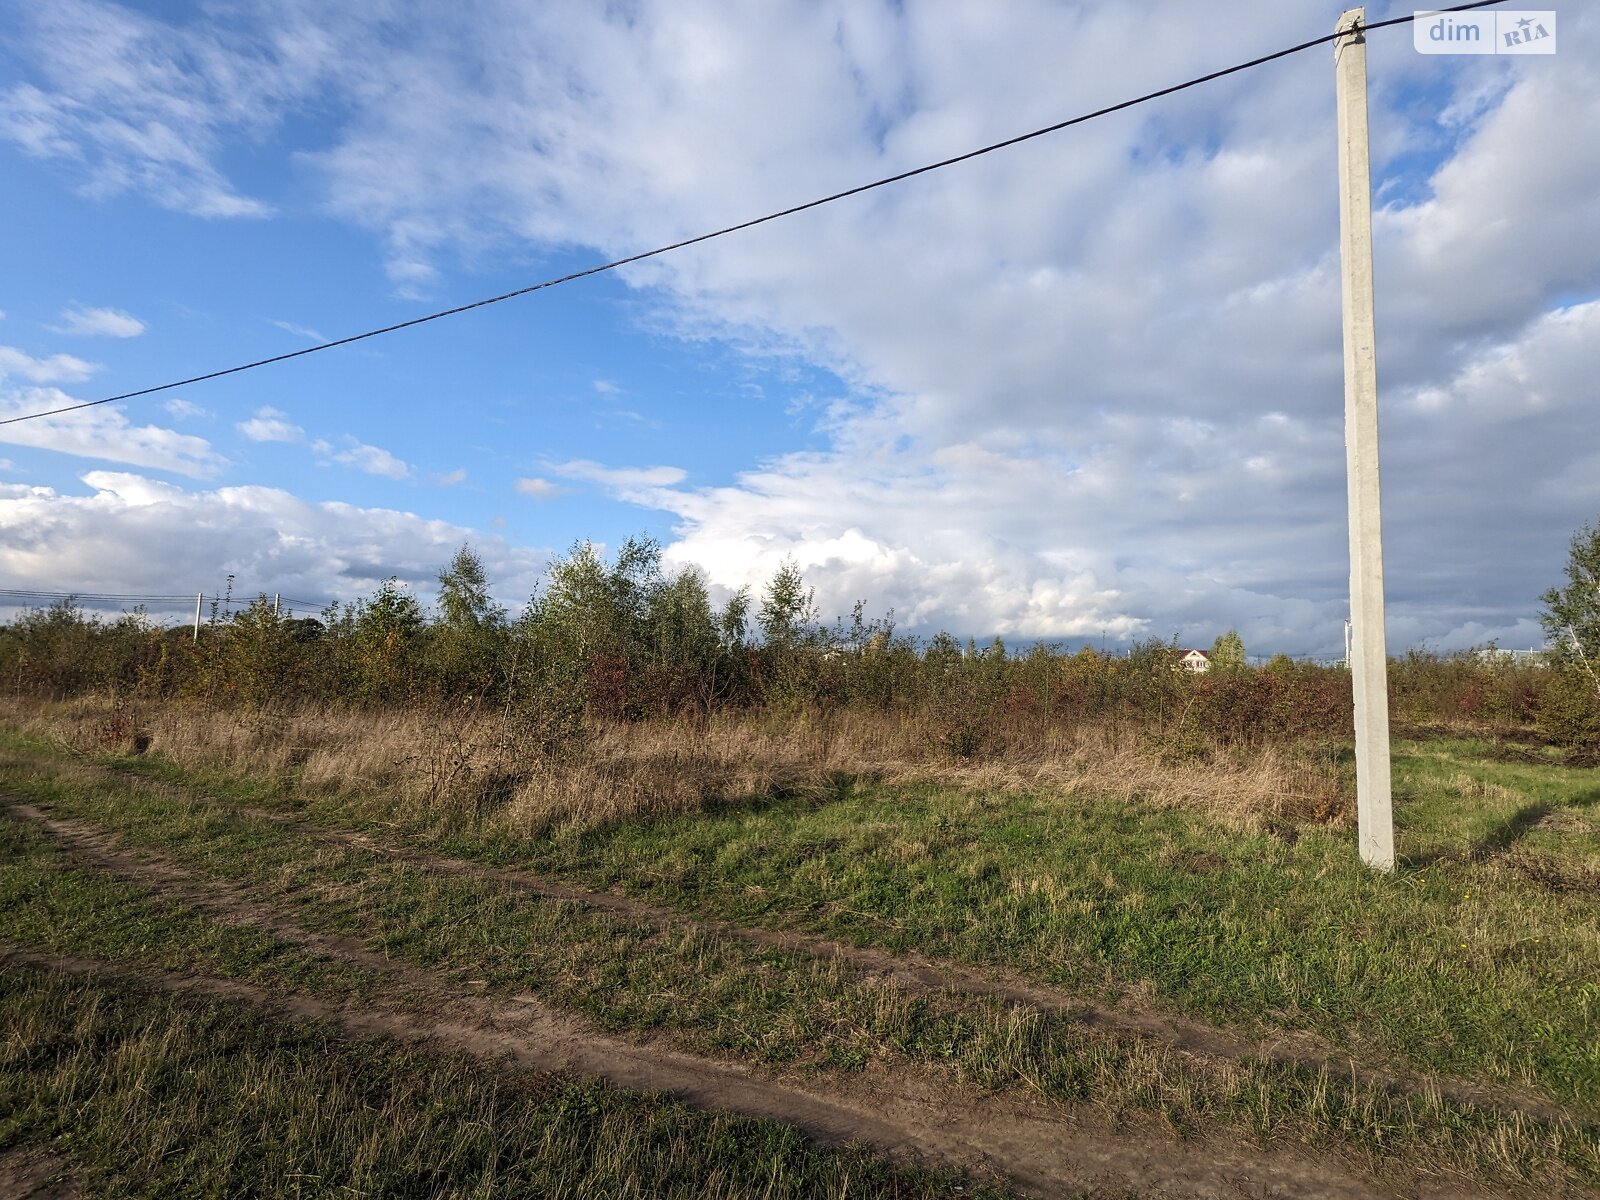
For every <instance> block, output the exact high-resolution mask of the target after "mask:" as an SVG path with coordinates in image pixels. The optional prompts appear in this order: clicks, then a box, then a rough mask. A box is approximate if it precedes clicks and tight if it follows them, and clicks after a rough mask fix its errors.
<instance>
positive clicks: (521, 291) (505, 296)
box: [0, 0, 1503, 425]
mask: <svg viewBox="0 0 1600 1200" xmlns="http://www.w3.org/2000/svg"><path fill="white" fill-rule="evenodd" d="M1502 2H1503V0H1476V2H1475V3H1472V4H1457V5H1455V6H1453V7H1450V8H1440V9H1432V10H1430V11H1429V13H1428V15H1430V16H1431V15H1435V14H1438V13H1455V12H1467V11H1469V10H1470V9H1474V8H1489V7H1491V6H1492V5H1495V4H1500V3H1502ZM1415 20H1416V14H1414V13H1413V14H1412V15H1410V16H1404V17H1391V18H1389V19H1388V20H1386V21H1373V22H1371V23H1370V24H1367V25H1362V26H1360V27H1359V29H1360V31H1361V32H1363V33H1365V32H1370V31H1371V30H1374V29H1386V28H1388V27H1389V26H1391V25H1409V24H1410V23H1412V22H1413V21H1415ZM1348 36H1350V31H1345V32H1343V33H1330V34H1325V35H1324V36H1322V37H1319V38H1312V39H1311V40H1310V41H1308V42H1301V43H1300V44H1299V45H1297V46H1287V47H1285V48H1284V49H1282V50H1275V51H1273V52H1272V53H1271V54H1263V55H1261V56H1260V57H1259V58H1252V59H1250V60H1249V61H1248V62H1242V63H1236V64H1235V65H1233V66H1231V67H1224V68H1222V69H1221V70H1219V71H1212V72H1210V73H1209V74H1206V75H1198V76H1196V77H1195V78H1193V79H1187V80H1185V81H1184V82H1182V83H1175V84H1172V85H1171V86H1169V87H1164V88H1160V89H1158V90H1156V91H1153V92H1146V93H1145V94H1144V95H1142V96H1135V97H1134V98H1132V99H1131V100H1123V101H1120V102H1119V103H1116V104H1110V105H1107V106H1106V107H1105V108H1097V109H1095V110H1094V111H1093V112H1087V113H1082V114H1080V115H1079V116H1076V117H1070V118H1068V119H1067V120H1065V121H1057V122H1056V123H1055V124H1054V125H1046V126H1044V127H1043V128H1042V129H1035V130H1033V131H1031V132H1029V133H1021V134H1017V135H1016V136H1015V137H1009V138H1006V139H1005V140H1004V141H999V142H991V143H990V144H989V145H987V146H980V147H978V149H976V150H968V151H967V152H966V153H965V154H957V155H955V156H954V157H952V158H944V159H940V160H939V161H938V162H932V163H928V164H926V165H924V166H920V167H913V168H912V169H911V170H909V171H900V172H898V173H897V174H894V175H886V176H884V177H883V178H882V179H875V180H873V181H872V182H871V183H863V184H859V185H857V186H856V187H852V188H846V189H845V190H844V191H842V192H834V193H833V194H832V195H828V196H822V197H820V198H818V199H816V200H808V201H806V202H805V203H804V204H795V205H791V206H790V207H789V208H784V209H779V210H778V211H777V212H771V213H768V214H766V215H765V216H762V217H753V218H751V219H750V220H748V221H740V222H739V223H738V224H737V225H726V226H724V227H723V228H721V229H714V230H712V231H711V232H710V233H702V234H699V235H697V236H695V237H691V238H684V239H683V240H682V241H678V242H672V243H670V244H668V245H665V246H657V247H656V248H655V249H654V250H643V251H640V252H639V253H638V254H630V255H628V256H627V257H625V258H617V259H612V260H611V261H610V262H605V263H600V264H598V265H596V266H593V267H586V268H584V269H583V270H581V271H573V272H571V273H570V274H567V275H560V276H557V277H556V278H554V279H546V280H545V281H544V282H542V283H535V284H530V285H529V286H528V287H523V288H517V289H516V290H515V291H510V292H502V293H501V294H500V295H498V296H490V297H488V298H487V299H484V300H474V301H473V302H472V303H470V304H460V305H457V306H456V307H455V308H446V309H441V310H440V311H439V312H434V313H429V314H427V315H426V316H422V317H412V318H411V319H410V320H409V321H399V322H396V323H395V324H393V325H385V326H383V327H382V328H379V329H369V330H367V331H366V332H365V333H353V334H351V335H350V336H349V337H342V338H337V339H335V340H334V341H331V342H323V343H322V344H321V345H319V346H307V347H305V348H304V349H301V350H291V351H289V352H288V353H287V354H275V355H273V356H272V357H271V358H258V359H256V360H255V361H254V362H247V363H240V364H239V365H238V366H236V367H225V368H223V369H222V370H220V371H208V372H206V373H205V374H204V375H191V376H190V377H189V378H187V379H177V380H174V381H173V382H171V383H162V384H157V385H156V386H155V387H147V388H140V389H138V390H137V391H132V392H123V393H121V394H120V395H116V396H106V397H105V398H104V399H101V400H86V401H84V402H83V403H81V404H68V405H63V406H62V407H60V408H51V409H45V410H44V411H42V412H36V413H26V414H24V415H22V416H18V417H8V418H6V419H5V420H0V425H15V424H16V423H18V422H19V421H35V420H38V419H39V418H40V417H54V416H58V415H60V414H61V413H69V412H77V411H78V410H80V409H84V408H95V407H97V406H98V405H101V404H115V403H117V402H118V401H122V400H134V399H137V398H138V397H140V396H150V395H154V394H155V393H157V392H167V391H171V390H172V389H173V388H180V387H187V386H188V385H190V384H192V383H204V382H206V381H207V380H211V379H221V378H222V377H223V376H225V375H237V374H239V373H240V372H241V371H253V370H255V369H256V368H257V367H266V366H271V365H272V364H273V363H280V362H287V361H288V360H289V359H291V358H304V357H305V356H306V355H308V354H317V353H319V352H321V351H323V350H332V349H334V348H335V347H338V346H348V345H350V344H351V343H353V342H362V341H365V340H366V339H368V338H375V337H382V336H383V335H384V334H386V333H396V332H398V331H399V330H402V329H410V328H412V327H413V326H415V325H426V324H427V323H428V322H429V321H437V320H440V319H441V318H444V317H453V316H456V315H458V314H460V313H464V312H471V311H473V310H474V309H478V308H486V307H488V306H489V305H491V304H499V303H501V302H502V301H504V300H514V299H516V298H517V297H519V296H526V295H529V294H530V293H533V292H539V291H543V290H545V289H546V288H553V287H559V286H560V285H561V284H563V283H572V282H574V281H575V280H579V279H587V278H588V277H589V276H591V275H599V274H602V273H603V272H606V271H615V270H616V269H617V268H619V267H626V266H629V265H631V264H633V263H637V262H643V261H645V260H646V259H649V258H656V257H658V256H659V255H662V254H670V253H671V252H672V251H674V250H682V249H684V248H686V247H688V246H696V245H699V244H700V243H701V242H709V241H711V240H713V239H714V238H720V237H726V236H727V235H728V234H730V233H739V232H740V231H742V230H745V229H753V228H755V227H756V226H757V225H765V224H767V223H768V222H769V221H777V220H781V219H782V218H784V217H792V216H794V215H795V214H796V213H802V212H806V211H807V210H809V209H813V208H821V207H822V206H823V205H824V204H832V203H834V202H835V201H837V200H845V199H848V198H849V197H851V196H859V195H861V193H863V192H870V191H873V190H875V189H877V188H881V187H887V186H889V185H890V184H891V183H900V182H902V181H903V180H907V179H913V178H915V177H916V176H918V175H926V174H928V173H929V172H931V171H939V170H942V169H944V168H945V167H953V166H955V165H956V164H957V163H964V162H967V161H969V160H971V159H974V158H981V157H982V156H983V155H985V154H993V153H994V152H995V151H996V150H1004V149H1007V148H1008V147H1011V146H1017V145H1021V144H1022V143H1023V142H1030V141H1032V140H1033V139H1034V138H1040V137H1044V136H1045V135H1046V134H1051V133H1059V132H1060V131H1061V130H1063V129H1070V128H1071V127H1072V126H1074V125H1082V124H1084V123H1085V122H1087V121H1093V120H1096V119H1098V118H1100V117H1108V116H1110V115H1111V114H1112V113H1117V112H1122V111H1123V110H1125V109H1129V108H1134V107H1136V106H1138V105H1140V104H1147V103H1149V102H1150V101H1152V100H1159V99H1161V98H1162V97H1163V96H1171V95H1173V94H1175V93H1177V92H1182V91H1186V90H1188V89H1189V88H1192V87H1199V86H1200V85H1201V84H1203V83H1210V82H1212V81H1213V80H1217V79H1222V78H1224V77H1225V76H1228V75H1237V74H1238V73H1239V72H1240V71H1248V70H1250V69H1252V68H1254V67H1259V66H1264V65H1265V64H1267V63H1270V62H1275V61H1277V60H1278V59H1280V58H1288V57H1289V56H1290V55H1291V54H1299V53H1301V52H1302V51H1305V50H1310V49H1312V48H1313V47H1315V46H1325V45H1327V44H1329V43H1330V42H1335V41H1338V40H1339V39H1340V38H1343V37H1348Z"/></svg>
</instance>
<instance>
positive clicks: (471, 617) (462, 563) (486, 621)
mask: <svg viewBox="0 0 1600 1200" xmlns="http://www.w3.org/2000/svg"><path fill="white" fill-rule="evenodd" d="M505 616H506V612H505V609H503V608H501V607H500V606H499V605H498V604H496V603H495V602H494V600H493V599H492V598H491V597H490V595H489V576H488V575H487V573H485V571H484V569H483V559H482V558H480V557H478V554H477V552H476V551H474V550H473V549H472V547H471V546H469V545H467V544H465V543H463V544H462V546H461V549H459V550H457V551H456V556H455V557H454V558H453V559H451V560H450V565H449V566H448V567H446V568H445V569H444V570H443V571H440V572H439V618H440V620H439V623H440V624H441V625H443V626H444V627H445V628H446V629H452V630H456V631H458V632H463V633H465V632H476V631H478V630H482V629H493V628H496V627H498V626H499V625H501V624H503V623H504V622H505Z"/></svg>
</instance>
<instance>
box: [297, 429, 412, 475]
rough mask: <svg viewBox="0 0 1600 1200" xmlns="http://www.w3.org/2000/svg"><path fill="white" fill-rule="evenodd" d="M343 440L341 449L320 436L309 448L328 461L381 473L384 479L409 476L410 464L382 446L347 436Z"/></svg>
mask: <svg viewBox="0 0 1600 1200" xmlns="http://www.w3.org/2000/svg"><path fill="white" fill-rule="evenodd" d="M344 440H345V447H344V449H342V450H336V449H335V448H334V446H333V444H332V443H331V442H328V441H325V440H323V439H320V438H319V439H318V440H317V441H315V442H313V443H312V444H311V449H312V452H313V453H315V454H318V455H320V456H322V457H323V458H324V459H326V460H327V461H328V462H336V463H342V464H343V465H345V466H347V467H354V468H355V469H356V470H358V471H364V472H366V473H367V474H368V475H382V476H383V477H384V478H386V479H405V478H408V477H409V476H410V474H411V467H410V464H408V463H406V462H405V461H403V460H402V459H399V458H397V457H395V456H394V455H393V454H390V453H389V451H387V450H385V449H383V448H382V447H380V446H369V445H367V444H366V443H365V442H358V441H357V440H356V439H355V438H353V437H349V436H346V438H345V439H344Z"/></svg>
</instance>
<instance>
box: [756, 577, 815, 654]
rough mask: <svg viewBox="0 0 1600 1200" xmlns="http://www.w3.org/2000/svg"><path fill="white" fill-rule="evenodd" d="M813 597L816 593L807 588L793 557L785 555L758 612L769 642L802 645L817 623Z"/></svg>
mask: <svg viewBox="0 0 1600 1200" xmlns="http://www.w3.org/2000/svg"><path fill="white" fill-rule="evenodd" d="M814 600H815V593H814V592H813V591H812V590H811V589H810V588H808V587H806V581H805V579H804V577H803V576H802V575H801V574H800V568H799V567H798V566H796V565H795V561H794V559H792V558H786V559H784V560H783V562H781V563H780V564H778V570H777V572H776V573H775V574H774V575H773V576H772V579H771V580H770V581H769V582H768V584H767V591H766V594H765V595H764V596H762V597H761V608H760V609H759V610H758V611H757V613H756V624H757V625H759V626H760V627H761V634H762V637H763V638H765V639H766V643H767V645H768V646H771V647H774V648H780V649H789V648H791V647H793V646H795V645H797V644H799V642H800V641H801V640H802V639H803V638H804V637H805V635H806V634H807V633H808V632H810V629H811V626H812V625H813V624H814V623H815V622H816V619H817V611H816V606H815V604H814Z"/></svg>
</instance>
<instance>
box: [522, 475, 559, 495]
mask: <svg viewBox="0 0 1600 1200" xmlns="http://www.w3.org/2000/svg"><path fill="white" fill-rule="evenodd" d="M516 487H517V492H518V493H519V494H521V495H523V496H527V497H528V498H529V499H530V500H551V499H554V498H555V497H556V496H559V495H560V494H561V488H560V487H559V486H558V485H556V484H554V483H551V482H550V481H549V480H548V479H534V478H529V479H519V480H517V484H516Z"/></svg>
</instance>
